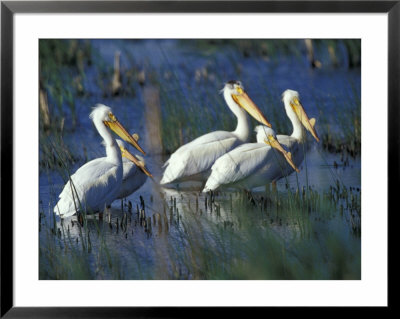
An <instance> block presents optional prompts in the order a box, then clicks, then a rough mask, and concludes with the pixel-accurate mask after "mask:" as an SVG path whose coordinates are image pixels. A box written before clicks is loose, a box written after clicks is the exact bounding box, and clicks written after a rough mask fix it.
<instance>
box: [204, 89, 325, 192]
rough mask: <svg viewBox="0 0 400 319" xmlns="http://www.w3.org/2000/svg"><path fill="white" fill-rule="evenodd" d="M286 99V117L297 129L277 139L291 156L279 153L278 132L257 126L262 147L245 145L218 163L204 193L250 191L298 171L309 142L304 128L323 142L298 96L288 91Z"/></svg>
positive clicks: (285, 94)
mask: <svg viewBox="0 0 400 319" xmlns="http://www.w3.org/2000/svg"><path fill="white" fill-rule="evenodd" d="M282 97H283V98H282V100H283V102H284V105H285V110H286V114H287V116H288V117H289V119H290V120H291V122H292V125H293V133H292V135H291V136H287V135H278V136H277V137H276V139H277V140H278V142H279V143H278V144H281V145H283V146H284V147H285V148H286V149H287V150H290V153H286V154H285V151H282V150H280V152H275V151H274V149H273V148H277V144H276V139H275V138H274V132H273V131H272V130H271V131H269V130H268V128H267V127H265V126H257V128H256V132H257V142H258V143H248V144H244V145H241V146H239V147H237V148H236V149H234V150H233V151H230V152H229V153H227V154H225V155H223V156H221V157H220V158H219V159H217V161H216V162H215V164H214V165H213V166H212V167H211V175H210V177H209V178H208V180H207V182H206V185H205V187H204V189H203V192H207V191H212V190H215V189H217V188H218V187H220V186H221V185H224V186H234V187H238V188H245V189H247V190H249V189H252V188H254V187H258V186H262V185H266V184H268V183H269V182H274V181H276V180H278V179H280V178H281V177H283V176H287V175H289V174H291V173H292V172H293V170H296V169H297V166H299V165H300V164H301V162H302V161H303V159H304V149H305V146H304V145H303V144H304V142H305V140H306V134H305V132H304V130H303V128H302V126H301V124H303V125H304V127H305V128H306V129H307V130H308V131H310V133H311V134H312V135H313V136H314V138H315V139H316V140H317V141H319V138H318V135H317V132H316V131H315V129H314V125H315V119H313V118H312V119H308V116H307V114H306V113H305V111H304V108H303V106H302V105H301V103H300V100H299V94H298V92H296V91H293V90H286V91H285V92H284V93H283V95H282ZM263 141H264V142H265V143H263ZM266 144H268V145H270V146H268V145H266ZM271 146H272V148H271ZM278 147H279V146H278ZM278 150H279V148H278ZM292 154H293V158H292ZM291 160H293V162H292V163H290V162H291ZM288 163H289V164H290V165H288ZM292 164H293V165H292Z"/></svg>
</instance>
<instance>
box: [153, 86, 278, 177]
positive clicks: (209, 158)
mask: <svg viewBox="0 0 400 319" xmlns="http://www.w3.org/2000/svg"><path fill="white" fill-rule="evenodd" d="M223 94H224V98H225V101H226V103H227V104H228V107H229V108H230V110H231V111H232V112H233V113H234V114H235V116H236V117H237V127H236V130H235V131H233V132H226V131H216V132H211V133H208V134H205V135H203V136H201V137H198V138H196V139H195V140H193V141H192V142H190V143H187V144H185V145H183V146H181V147H180V148H178V149H177V150H176V151H175V153H173V154H172V155H171V157H170V158H169V160H167V161H166V162H165V164H164V166H163V167H165V171H164V173H163V177H162V179H161V181H160V184H169V183H174V182H180V181H184V180H201V181H205V180H206V179H207V177H208V175H209V174H210V168H211V166H212V165H213V164H214V162H215V161H216V159H218V158H219V157H220V156H222V155H223V154H225V153H227V152H229V151H230V150H232V149H234V148H235V147H237V146H238V145H240V144H242V143H245V142H246V141H247V140H248V138H249V131H250V130H249V123H248V118H247V114H246V111H247V112H248V113H250V114H251V116H253V117H254V118H255V119H256V120H257V121H259V122H261V123H263V124H265V125H267V126H271V124H269V122H268V121H267V120H266V118H265V117H264V115H263V114H262V113H261V111H260V110H259V109H258V107H257V106H256V105H255V104H254V102H253V101H252V100H251V99H250V98H249V96H248V95H247V94H246V92H245V91H244V89H243V87H242V85H241V83H240V82H238V81H230V82H228V83H226V84H225V87H224V89H223Z"/></svg>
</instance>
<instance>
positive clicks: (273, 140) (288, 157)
mask: <svg viewBox="0 0 400 319" xmlns="http://www.w3.org/2000/svg"><path fill="white" fill-rule="evenodd" d="M267 138H268V140H265V141H264V142H265V143H266V144H267V145H269V146H271V147H273V148H275V149H277V150H278V151H279V152H281V153H282V155H283V156H284V157H285V159H286V161H287V162H288V163H289V165H290V166H292V167H293V169H294V170H295V171H296V172H297V173H299V172H300V170H299V169H298V168H297V167H296V165H295V164H294V162H293V160H292V154H291V153H290V152H287V151H286V150H285V149H284V148H283V147H282V145H281V144H280V143H279V142H278V140H277V139H276V138H275V137H274V136H273V135H268V136H267Z"/></svg>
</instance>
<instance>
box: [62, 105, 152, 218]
mask: <svg viewBox="0 0 400 319" xmlns="http://www.w3.org/2000/svg"><path fill="white" fill-rule="evenodd" d="M90 118H91V119H92V121H93V123H94V125H95V127H96V129H97V131H98V132H99V134H100V135H101V137H102V138H103V140H104V144H105V146H106V153H107V156H106V157H101V158H97V159H94V160H92V161H90V162H88V163H86V164H84V165H83V166H81V167H80V168H79V169H78V170H77V171H76V172H75V174H73V175H72V176H71V177H70V180H69V181H68V182H67V183H66V184H65V186H64V189H63V191H62V192H61V194H60V196H59V198H60V199H59V201H58V203H57V205H56V206H55V207H54V212H55V213H56V214H57V215H60V216H61V217H68V216H72V215H73V214H75V212H77V211H81V209H83V210H85V211H91V212H96V211H99V210H102V209H104V208H105V206H106V205H107V206H108V205H110V204H111V202H112V201H113V200H114V199H115V196H116V195H117V192H118V191H119V189H120V186H121V183H122V176H123V168H122V157H121V151H120V149H119V148H118V145H117V143H116V141H115V139H114V137H113V136H112V134H111V132H110V131H109V130H108V128H110V129H112V130H113V131H114V132H115V133H117V134H118V135H119V136H120V137H121V138H123V139H124V140H126V141H128V142H129V143H131V144H132V145H133V146H134V147H136V148H137V149H138V150H140V151H141V152H142V153H144V151H143V150H142V148H141V147H140V146H139V145H138V143H137V142H136V140H135V139H134V138H133V137H132V136H131V135H129V133H128V132H127V131H126V129H125V128H124V127H123V126H122V124H121V123H120V122H119V121H118V120H117V118H116V117H115V116H114V114H113V113H112V111H111V108H110V107H108V106H105V105H102V104H97V105H96V107H95V108H94V109H93V111H92V113H91V114H90ZM107 127H108V128H107ZM71 180H72V183H71Z"/></svg>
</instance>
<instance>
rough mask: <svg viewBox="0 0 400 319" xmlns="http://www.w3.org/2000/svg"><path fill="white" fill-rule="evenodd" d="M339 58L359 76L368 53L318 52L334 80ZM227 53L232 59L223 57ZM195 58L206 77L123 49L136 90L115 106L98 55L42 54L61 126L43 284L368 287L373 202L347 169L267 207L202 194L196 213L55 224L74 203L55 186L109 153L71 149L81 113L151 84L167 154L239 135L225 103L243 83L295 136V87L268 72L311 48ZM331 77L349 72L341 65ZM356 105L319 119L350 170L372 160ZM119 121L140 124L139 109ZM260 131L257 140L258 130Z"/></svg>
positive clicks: (187, 205) (138, 207)
mask: <svg viewBox="0 0 400 319" xmlns="http://www.w3.org/2000/svg"><path fill="white" fill-rule="evenodd" d="M129 43H131V42H129ZM133 43H134V42H133ZM193 45H194V47H196V48H198V49H201V50H197V51H201V52H200V54H199V53H198V52H194V51H196V50H193ZM329 47H333V48H334V53H335V56H336V59H337V63H339V64H340V63H342V65H343V63H344V64H346V63H347V61H350V59H352V62H351V63H350V62H348V63H349V64H352V67H353V66H356V65H357V54H358V53H359V50H358V51H357V43H352V41H350V42H349V43H347V44H346V41H344V42H341V43H337V42H335V41H333V42H329V41H325V42H324V41H321V42H316V43H315V50H316V53H321V56H322V57H323V59H321V61H322V63H323V64H322V65H323V66H325V65H327V64H328V63H327V59H328V60H329V59H332V58H331V57H330V56H329V54H328V53H329V52H330V51H329V50H330V49H329ZM221 48H227V49H226V50H225V51H223V53H222V54H221V53H220V49H221ZM343 48H345V50H344V52H350V53H348V57H343V55H340V54H339V52H342V51H343ZM346 48H348V50H347V49H346ZM203 49H204V50H203ZM182 50H186V51H187V53H188V59H189V60H188V61H190V62H193V64H191V63H187V64H183V63H179V61H176V60H174V59H173V57H171V56H170V55H169V53H168V51H166V49H165V48H163V47H162V46H161V47H160V48H159V50H158V51H157V52H158V53H157V54H158V55H157V57H159V59H161V60H162V61H163V62H162V63H161V64H160V63H158V64H157V63H155V62H154V58H152V57H151V56H149V59H145V60H143V58H142V59H141V60H140V59H139V56H138V53H136V52H135V51H132V50H128V49H126V47H124V45H121V65H120V72H121V77H120V81H121V84H122V87H121V90H119V91H118V94H114V95H113V93H112V90H111V86H110V83H111V81H112V78H113V73H114V67H113V64H112V62H111V61H106V60H105V59H103V58H102V57H101V56H100V54H98V53H96V52H95V50H93V48H92V46H91V43H90V42H85V41H75V40H68V41H62V40H51V41H48V42H46V41H43V43H42V40H41V42H40V52H39V53H40V59H41V64H40V73H41V75H40V81H41V89H42V90H43V92H45V93H46V95H47V104H48V110H49V111H48V115H49V117H50V122H47V120H45V118H46V116H45V115H46V112H44V113H43V111H40V112H41V113H40V117H39V119H40V120H39V121H40V132H39V134H40V145H39V147H40V158H39V160H40V172H41V174H43V175H45V176H47V177H48V178H49V180H48V183H47V184H48V185H49V193H50V196H49V198H50V200H49V202H48V203H41V205H40V207H39V220H40V223H39V232H40V239H39V240H40V242H39V257H40V258H39V262H40V267H39V278H40V279H360V276H361V275H360V273H361V266H360V264H361V245H360V236H361V204H360V203H361V192H360V190H359V189H357V188H353V187H349V186H346V185H344V184H343V183H342V182H341V181H340V180H336V176H335V173H334V169H331V171H332V183H331V185H332V186H331V187H330V188H329V189H328V190H322V189H319V188H318V185H317V186H312V185H309V181H308V179H307V182H306V183H305V185H302V184H301V183H300V182H299V180H298V179H297V183H296V187H294V188H289V187H287V188H284V189H281V190H278V191H274V190H271V189H270V188H269V187H268V188H267V189H266V191H265V192H263V193H252V194H250V193H245V192H231V193H215V194H213V195H210V194H208V195H207V196H205V197H204V196H203V195H201V196H199V194H197V193H196V194H192V195H191V196H189V199H188V198H187V196H188V195H187V194H186V193H183V192H182V193H179V192H178V194H177V195H176V196H173V197H166V196H163V195H159V194H156V193H155V194H154V198H153V200H151V201H150V202H148V201H147V202H146V203H145V205H144V204H143V201H142V200H140V201H139V200H138V201H137V202H133V203H131V204H130V207H128V206H126V205H128V204H126V203H125V204H123V206H122V207H123V209H124V211H123V212H122V211H121V210H116V209H115V207H113V216H112V218H111V217H110V218H109V219H108V218H107V217H106V216H104V217H103V218H100V216H99V215H95V216H94V217H93V216H92V215H87V214H86V213H83V214H81V215H80V216H79V217H77V218H72V219H66V220H64V221H63V222H61V221H60V220H59V218H58V217H57V216H54V214H53V213H52V208H53V207H54V205H55V201H56V197H57V196H58V194H59V191H60V189H59V187H58V186H59V185H58V186H57V187H56V186H55V182H54V180H52V176H54V175H55V174H56V175H57V176H60V177H61V179H62V182H63V183H65V182H67V181H68V180H69V178H70V176H71V174H72V173H73V171H74V169H73V168H74V167H76V166H77V165H81V164H83V163H85V162H87V161H88V160H90V159H91V158H93V157H94V156H97V155H98V154H102V153H101V151H103V149H101V151H97V153H96V152H94V151H93V150H92V149H91V148H90V147H88V154H86V152H85V151H84V152H82V148H83V149H84V150H86V148H85V147H86V146H85V141H80V140H79V139H72V140H71V139H68V138H66V135H69V136H72V135H73V134H75V133H76V132H77V131H78V130H77V129H82V127H81V126H80V123H79V116H78V115H79V114H80V112H82V113H84V114H85V116H86V117H87V115H88V114H87V112H86V111H85V112H83V111H82V109H80V108H79V107H77V106H78V105H82V104H83V105H86V104H87V105H93V103H92V102H93V101H96V102H98V101H102V100H103V99H104V100H105V101H106V102H107V103H108V102H111V103H112V102H116V103H121V101H122V102H126V101H129V100H130V99H132V100H133V102H132V104H133V103H141V102H143V101H142V100H141V99H143V96H142V95H143V94H142V87H143V86H146V85H148V84H151V85H152V86H154V87H155V88H157V89H158V90H159V92H160V104H161V106H162V109H161V117H162V121H161V138H162V140H161V142H162V144H163V149H164V151H165V153H167V154H168V153H171V152H173V151H175V150H176V149H177V148H178V147H179V146H180V145H182V144H184V143H187V142H189V141H191V140H193V139H194V138H196V137H198V136H201V135H202V134H205V133H207V132H210V131H215V130H219V129H223V130H234V128H235V119H234V116H233V115H232V114H230V113H229V112H226V105H225V102H224V100H223V97H222V96H221V95H220V94H219V93H218V90H219V89H221V88H222V87H223V84H224V82H225V81H227V80H231V79H232V75H234V76H235V78H238V77H239V78H240V79H242V80H243V82H244V83H250V84H252V85H250V84H249V86H248V87H249V90H248V91H249V92H248V93H249V95H250V96H251V98H252V99H254V100H255V102H256V103H257V104H258V105H259V106H260V108H261V109H262V110H263V111H265V113H266V115H267V117H268V119H269V120H270V121H271V122H272V123H273V125H274V129H275V130H276V131H277V132H279V133H283V134H290V133H291V127H290V122H289V121H288V120H287V118H286V117H285V114H284V112H282V102H281V100H280V94H281V87H279V86H278V85H277V84H275V83H274V82H272V83H271V82H270V83H267V80H266V79H265V78H264V77H263V76H262V75H261V74H258V72H255V71H257V70H261V69H262V68H267V69H268V71H269V72H272V73H273V72H274V71H275V70H276V68H278V66H279V64H280V63H281V56H282V55H284V56H285V57H292V56H294V59H296V63H299V64H301V63H303V62H304V61H303V60H305V59H306V58H305V51H304V50H305V49H304V46H303V43H302V42H300V41H292V42H291V41H283V42H279V41H272V42H271V41H269V42H268V41H267V42H265V43H264V42H260V43H258V42H257V41H247V40H245V41H236V42H235V41H227V42H226V43H225V42H224V41H222V42H220V41H219V40H217V41H215V42H211V43H208V42H207V41H205V42H202V41H201V40H199V41H197V42H192V44H188V43H182ZM346 50H347V51H346ZM324 52H325V53H324ZM346 54H347V53H346ZM221 56H222V58H221ZM190 57H192V58H193V60H190ZM248 58H250V59H248ZM253 59H254V63H253V64H249V63H248V61H250V60H253ZM285 61H286V60H285ZM331 61H333V60H331ZM331 67H332V68H340V67H341V66H340V65H339V66H333V62H332V66H331ZM346 67H347V66H346ZM248 70H249V71H248ZM310 72H315V71H310ZM288 74H290V73H288ZM350 85H351V83H350ZM245 86H246V85H245ZM253 87H254V89H253ZM286 88H287V87H286ZM276 92H279V93H278V94H276ZM300 93H301V92H300ZM347 94H348V98H347V99H345V105H343V99H341V100H340V101H339V100H338V101H334V102H333V107H332V104H329V103H328V102H327V100H326V99H325V98H324V96H321V95H320V94H317V93H316V91H315V90H313V89H310V96H311V97H313V98H314V101H315V107H316V110H317V111H318V112H319V114H313V116H315V117H316V118H317V130H318V132H319V134H320V137H321V140H322V143H321V144H322V145H323V148H325V149H326V150H328V151H330V152H335V153H336V152H337V153H340V154H342V162H346V158H347V157H346V156H347V155H349V156H354V157H357V156H358V155H359V154H360V151H361V124H360V123H361V121H360V113H361V110H360V109H361V101H360V98H359V96H360V93H359V92H358V90H357V88H356V86H354V85H353V86H352V89H351V90H350V91H349V92H348V93H347ZM335 98H336V96H333V97H332V99H333V100H335ZM43 109H44V110H45V109H46V108H45V107H44V108H43ZM327 109H329V110H330V112H326V110H327ZM119 110H120V111H121V113H122V114H124V112H125V113H126V112H130V110H129V109H128V108H122V107H121V108H120V109H119ZM183 110H184V111H183ZM343 110H346V112H343ZM118 114H119V113H118ZM251 121H252V122H251V124H252V126H255V125H257V123H256V122H255V121H254V120H251ZM49 123H50V124H49ZM253 140H254V139H253ZM324 164H326V165H330V164H331V163H324ZM307 169H308V165H307V160H305V170H307ZM308 174H309V173H307V174H306V175H307V176H308ZM296 177H297V176H296ZM153 201H154V202H153Z"/></svg>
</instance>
